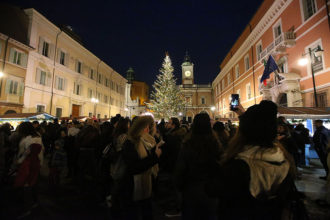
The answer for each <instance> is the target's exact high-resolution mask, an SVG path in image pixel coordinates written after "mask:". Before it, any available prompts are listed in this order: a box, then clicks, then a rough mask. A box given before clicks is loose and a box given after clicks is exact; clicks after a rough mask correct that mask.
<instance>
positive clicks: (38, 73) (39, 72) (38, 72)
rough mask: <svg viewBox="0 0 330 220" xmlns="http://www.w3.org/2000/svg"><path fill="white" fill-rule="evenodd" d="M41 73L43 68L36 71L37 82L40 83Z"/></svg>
mask: <svg viewBox="0 0 330 220" xmlns="http://www.w3.org/2000/svg"><path fill="white" fill-rule="evenodd" d="M40 75H41V70H40V69H39V68H37V72H36V83H38V84H40Z"/></svg>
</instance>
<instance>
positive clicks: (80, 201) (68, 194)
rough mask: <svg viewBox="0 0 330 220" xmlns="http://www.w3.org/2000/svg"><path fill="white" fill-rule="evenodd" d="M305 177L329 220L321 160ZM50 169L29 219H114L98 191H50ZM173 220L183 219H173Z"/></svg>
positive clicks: (309, 200) (161, 193)
mask: <svg viewBox="0 0 330 220" xmlns="http://www.w3.org/2000/svg"><path fill="white" fill-rule="evenodd" d="M300 172H301V173H302V176H301V180H298V181H296V185H297V188H298V190H299V191H301V192H303V193H304V194H305V195H306V198H305V200H304V202H305V204H306V207H307V210H308V212H309V215H310V217H311V220H323V219H324V220H329V219H330V208H329V207H327V206H320V205H318V204H317V200H319V199H324V198H325V195H326V181H324V180H321V179H319V176H324V175H325V173H324V171H323V170H322V169H321V166H320V163H319V162H318V161H317V160H313V161H311V165H310V167H307V168H302V169H300ZM46 175H47V169H45V168H44V169H43V171H42V178H41V181H40V185H39V188H40V190H39V206H38V207H37V208H35V209H34V210H33V212H32V215H31V216H30V217H28V218H25V219H36V220H39V219H40V220H41V219H49V220H53V219H54V220H55V219H63V220H66V219H82V220H84V219H111V218H110V215H109V210H108V209H107V208H106V207H105V206H102V205H101V200H100V198H99V196H97V193H96V192H97V191H98V189H97V187H96V188H95V189H96V190H95V191H94V192H86V191H85V192H84V191H79V190H77V187H76V186H74V185H73V184H71V183H70V181H69V180H66V181H65V182H64V183H63V186H62V187H61V188H59V189H57V190H49V188H48V184H47V179H46V177H45V176H46ZM166 181H168V178H167V177H164V176H161V181H160V184H161V185H163V186H164V185H166V186H167V188H166V187H159V189H158V190H157V194H156V196H157V197H156V198H157V199H155V200H154V214H155V220H165V219H169V218H166V217H165V216H164V212H165V211H167V207H168V204H170V203H171V201H173V198H171V196H168V195H169V194H171V193H169V190H171V189H170V187H169V184H168V182H166ZM12 195H13V192H11V191H7V194H6V195H5V196H6V197H5V198H6V203H5V206H4V207H5V209H4V210H5V213H4V214H5V218H4V219H15V216H17V209H16V204H15V201H14V200H13V196H12ZM170 219H173V220H178V219H180V218H179V217H177V218H170Z"/></svg>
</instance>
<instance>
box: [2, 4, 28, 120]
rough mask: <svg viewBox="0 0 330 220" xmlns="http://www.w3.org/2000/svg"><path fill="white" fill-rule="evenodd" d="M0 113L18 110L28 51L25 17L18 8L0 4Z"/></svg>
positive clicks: (20, 106)
mask: <svg viewBox="0 0 330 220" xmlns="http://www.w3.org/2000/svg"><path fill="white" fill-rule="evenodd" d="M0 20H1V21H3V22H1V23H0V115H3V114H9V113H21V112H22V111H23V105H24V83H25V76H26V70H27V62H28V54H29V51H31V50H32V49H33V48H32V47H30V46H29V44H28V37H27V30H28V21H27V20H28V18H27V16H26V14H25V13H24V12H23V11H22V10H21V9H19V8H17V7H14V6H11V5H8V4H5V3H0Z"/></svg>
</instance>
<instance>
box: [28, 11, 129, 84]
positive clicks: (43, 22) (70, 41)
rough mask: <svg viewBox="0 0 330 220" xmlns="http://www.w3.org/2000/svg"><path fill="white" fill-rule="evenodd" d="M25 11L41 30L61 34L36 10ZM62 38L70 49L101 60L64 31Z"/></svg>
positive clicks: (86, 56)
mask: <svg viewBox="0 0 330 220" xmlns="http://www.w3.org/2000/svg"><path fill="white" fill-rule="evenodd" d="M24 11H25V12H26V13H27V14H28V16H29V17H30V19H31V20H32V21H33V22H36V23H37V24H38V25H40V26H41V28H45V29H46V30H49V31H52V32H53V34H54V35H56V34H57V33H59V32H61V29H60V28H59V27H57V26H56V25H55V24H53V23H52V22H50V21H49V20H48V19H47V18H46V17H45V16H43V15H42V14H40V13H39V12H38V11H36V10H35V9H33V8H30V9H25V10H24ZM54 37H56V36H54ZM61 38H62V39H64V40H67V41H68V42H65V41H64V42H61V43H64V44H67V46H68V48H70V47H73V49H74V50H76V51H77V52H78V53H79V54H82V55H83V56H84V57H85V58H86V59H88V60H91V58H94V59H95V61H94V62H98V61H99V60H100V58H98V57H97V56H96V55H95V54H93V53H92V52H91V51H89V50H88V49H87V48H85V47H84V46H83V45H81V44H80V43H78V42H77V41H75V40H74V39H72V38H71V37H70V36H69V35H68V34H66V33H65V32H63V31H62V32H61V34H60V35H59V41H60V40H61ZM63 49H66V48H63ZM81 50H83V51H84V52H85V53H81ZM68 52H70V50H68ZM102 63H103V64H104V66H105V67H106V68H108V69H109V70H110V71H114V70H113V68H111V67H110V66H109V65H108V64H106V63H105V62H104V61H102ZM114 72H115V74H116V75H118V77H119V78H122V79H125V78H124V77H123V76H121V75H120V74H119V73H117V72H116V71H114Z"/></svg>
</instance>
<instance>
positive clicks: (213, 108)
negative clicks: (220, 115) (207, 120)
mask: <svg viewBox="0 0 330 220" xmlns="http://www.w3.org/2000/svg"><path fill="white" fill-rule="evenodd" d="M211 111H212V118H213V119H214V111H215V107H214V106H212V107H211Z"/></svg>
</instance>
